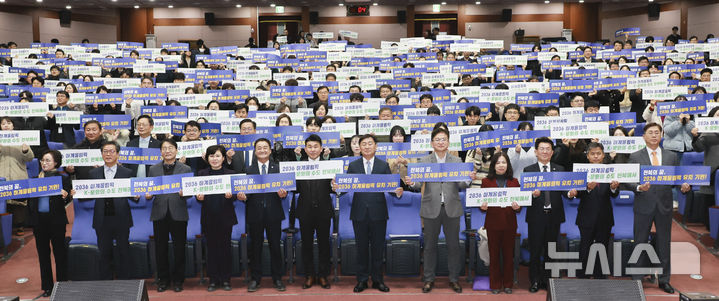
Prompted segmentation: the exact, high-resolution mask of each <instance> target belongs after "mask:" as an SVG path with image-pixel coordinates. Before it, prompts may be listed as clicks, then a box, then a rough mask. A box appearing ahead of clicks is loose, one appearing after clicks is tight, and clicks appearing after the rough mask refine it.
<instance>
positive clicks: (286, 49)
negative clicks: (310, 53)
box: [280, 43, 310, 56]
mask: <svg viewBox="0 0 719 301" xmlns="http://www.w3.org/2000/svg"><path fill="white" fill-rule="evenodd" d="M309 49H310V44H309V43H304V44H297V43H295V44H285V45H281V46H280V54H281V55H282V56H286V55H287V54H295V53H297V52H301V51H307V50H309Z"/></svg>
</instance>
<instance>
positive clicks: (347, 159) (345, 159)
mask: <svg viewBox="0 0 719 301" xmlns="http://www.w3.org/2000/svg"><path fill="white" fill-rule="evenodd" d="M378 144H379V143H378ZM374 157H375V158H377V159H380V160H382V161H387V160H386V157H385V156H380V155H377V154H375V156H374ZM359 159H362V156H354V157H340V158H331V159H330V160H338V161H342V162H343V164H344V169H343V171H344V172H347V169H348V168H349V166H350V163H352V162H353V161H356V160H359Z"/></svg>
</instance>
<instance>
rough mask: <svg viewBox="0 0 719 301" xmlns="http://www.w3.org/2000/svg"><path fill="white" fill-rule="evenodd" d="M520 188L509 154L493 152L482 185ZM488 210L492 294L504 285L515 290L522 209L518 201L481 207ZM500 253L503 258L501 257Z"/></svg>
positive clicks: (486, 223)
mask: <svg viewBox="0 0 719 301" xmlns="http://www.w3.org/2000/svg"><path fill="white" fill-rule="evenodd" d="M491 187H519V181H518V180H517V179H516V178H515V177H514V172H513V170H512V164H511V161H510V160H509V156H508V155H507V154H506V153H503V152H497V153H495V154H494V155H492V160H491V161H490V163H489V173H488V174H487V177H486V178H484V179H482V188H491ZM480 209H481V210H482V211H486V212H487V217H486V219H485V220H484V228H485V229H487V239H488V241H489V288H490V289H491V290H492V294H499V292H500V290H501V289H502V287H504V292H505V293H507V294H511V293H512V286H513V284H514V262H513V258H514V237H515V235H516V233H517V213H518V212H519V211H520V210H522V207H519V205H518V204H517V202H512V207H489V204H487V202H484V203H482V205H481V206H480ZM500 256H501V259H502V260H500Z"/></svg>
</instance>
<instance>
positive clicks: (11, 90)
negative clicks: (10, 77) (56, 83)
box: [7, 85, 50, 101]
mask: <svg viewBox="0 0 719 301" xmlns="http://www.w3.org/2000/svg"><path fill="white" fill-rule="evenodd" d="M7 91H8V92H7V94H8V96H9V97H17V96H19V95H20V93H21V92H22V91H28V92H30V93H32V101H44V100H45V96H46V95H47V93H50V88H35V87H31V86H15V85H13V86H9V87H8V90H7Z"/></svg>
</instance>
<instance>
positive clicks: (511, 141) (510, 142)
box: [501, 130, 550, 148]
mask: <svg viewBox="0 0 719 301" xmlns="http://www.w3.org/2000/svg"><path fill="white" fill-rule="evenodd" d="M549 135H550V131H549V130H534V131H511V132H505V133H504V134H502V135H501V139H502V144H501V147H502V148H507V147H515V146H517V145H520V146H522V147H532V146H534V141H535V140H537V138H540V137H549Z"/></svg>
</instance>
